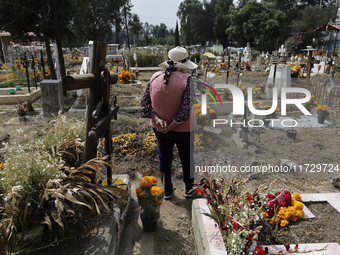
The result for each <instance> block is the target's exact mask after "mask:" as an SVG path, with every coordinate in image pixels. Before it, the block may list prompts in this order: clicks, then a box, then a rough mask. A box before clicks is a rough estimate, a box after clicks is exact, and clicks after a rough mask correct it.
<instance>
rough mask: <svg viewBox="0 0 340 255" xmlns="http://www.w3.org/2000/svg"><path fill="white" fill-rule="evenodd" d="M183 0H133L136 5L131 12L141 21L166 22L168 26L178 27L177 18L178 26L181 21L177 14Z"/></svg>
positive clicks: (154, 23) (152, 23)
mask: <svg viewBox="0 0 340 255" xmlns="http://www.w3.org/2000/svg"><path fill="white" fill-rule="evenodd" d="M182 1H183V0H131V3H132V4H133V5H134V6H133V7H132V10H131V13H135V14H137V15H138V16H139V19H140V21H141V22H143V23H145V22H148V23H149V24H151V25H159V24H161V23H164V24H165V25H166V27H167V28H168V29H169V28H173V29H175V28H176V20H178V26H180V21H179V19H178V18H177V16H176V13H177V11H178V6H179V5H180V3H181V2H182Z"/></svg>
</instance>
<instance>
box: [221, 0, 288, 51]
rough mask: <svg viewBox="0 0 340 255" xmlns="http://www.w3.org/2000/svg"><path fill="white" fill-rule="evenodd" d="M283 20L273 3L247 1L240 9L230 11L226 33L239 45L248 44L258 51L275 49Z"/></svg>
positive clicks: (282, 30) (283, 23)
mask: <svg viewBox="0 0 340 255" xmlns="http://www.w3.org/2000/svg"><path fill="white" fill-rule="evenodd" d="M285 18H286V15H285V14H284V13H283V12H282V11H278V10H276V8H275V4H273V3H268V2H261V3H258V2H256V1H249V2H247V3H246V4H245V5H244V7H243V8H242V9H240V10H233V11H231V14H230V20H231V26H230V27H229V28H228V29H227V33H228V35H229V36H230V37H231V39H233V40H235V41H237V42H238V44H239V45H246V43H247V42H250V43H251V44H252V45H254V46H256V48H258V49H259V50H268V49H270V48H271V49H275V48H276V41H277V39H278V38H280V37H281V36H282V34H283V33H284V29H285Z"/></svg>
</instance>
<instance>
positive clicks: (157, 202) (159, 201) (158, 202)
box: [155, 198, 163, 205]
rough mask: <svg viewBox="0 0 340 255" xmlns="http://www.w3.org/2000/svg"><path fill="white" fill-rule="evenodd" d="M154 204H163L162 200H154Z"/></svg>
mask: <svg viewBox="0 0 340 255" xmlns="http://www.w3.org/2000/svg"><path fill="white" fill-rule="evenodd" d="M155 202H156V204H157V205H161V204H162V203H163V199H161V198H156V200H155Z"/></svg>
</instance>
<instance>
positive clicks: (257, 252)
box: [253, 243, 267, 255]
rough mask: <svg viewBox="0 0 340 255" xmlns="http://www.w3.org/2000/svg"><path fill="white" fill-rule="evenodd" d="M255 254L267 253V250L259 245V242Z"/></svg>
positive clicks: (264, 254)
mask: <svg viewBox="0 0 340 255" xmlns="http://www.w3.org/2000/svg"><path fill="white" fill-rule="evenodd" d="M253 254H254V255H266V254H267V253H266V251H265V250H263V248H262V247H261V246H260V245H259V243H257V244H256V248H255V250H254V252H253Z"/></svg>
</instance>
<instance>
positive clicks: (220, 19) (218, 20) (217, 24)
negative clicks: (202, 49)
mask: <svg viewBox="0 0 340 255" xmlns="http://www.w3.org/2000/svg"><path fill="white" fill-rule="evenodd" d="M233 7H234V6H233V1H232V0H226V1H223V0H220V1H218V2H217V3H216V5H215V14H216V17H215V20H214V27H213V31H214V35H215V36H216V37H217V38H218V40H219V41H220V43H221V44H222V45H223V49H225V48H226V47H228V41H229V38H228V35H227V33H226V30H227V28H228V27H229V26H230V24H231V22H230V16H229V14H230V11H231V10H232V9H233Z"/></svg>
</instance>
